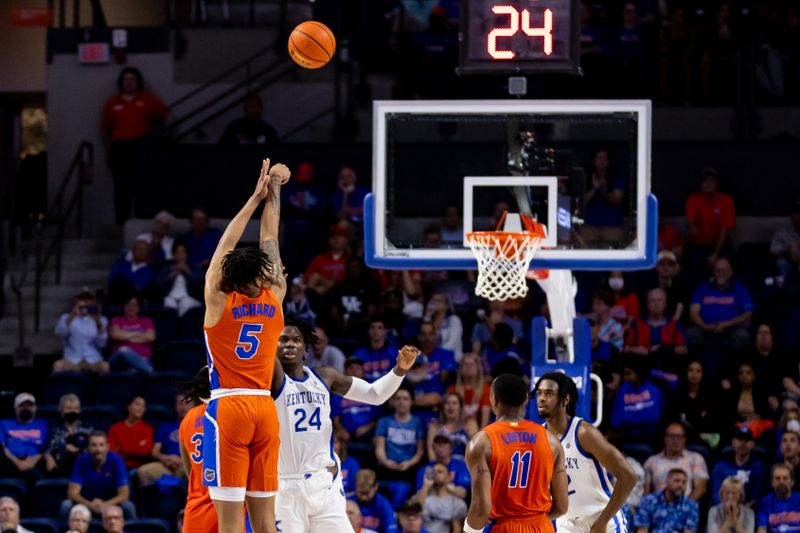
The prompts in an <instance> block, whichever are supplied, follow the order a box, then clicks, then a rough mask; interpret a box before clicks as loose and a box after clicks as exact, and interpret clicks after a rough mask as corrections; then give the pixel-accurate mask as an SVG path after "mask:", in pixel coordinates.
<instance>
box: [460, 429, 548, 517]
mask: <svg viewBox="0 0 800 533" xmlns="http://www.w3.org/2000/svg"><path fill="white" fill-rule="evenodd" d="M491 454H492V443H491V442H490V441H489V436H488V435H487V434H486V433H485V432H484V431H479V432H478V433H476V434H475V436H474V437H472V440H470V441H469V443H468V444H467V454H466V460H467V468H468V469H469V475H470V477H471V478H472V502H471V503H470V505H469V512H467V519H466V520H465V521H464V533H480V532H481V531H483V528H484V527H485V526H486V524H488V523H489V515H490V514H491V512H492V473H491V471H490V470H489V457H491ZM562 465H563V461H562Z"/></svg>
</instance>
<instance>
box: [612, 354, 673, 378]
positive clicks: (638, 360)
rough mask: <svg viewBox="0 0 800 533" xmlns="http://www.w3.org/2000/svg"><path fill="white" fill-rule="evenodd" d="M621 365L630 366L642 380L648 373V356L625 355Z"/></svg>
mask: <svg viewBox="0 0 800 533" xmlns="http://www.w3.org/2000/svg"><path fill="white" fill-rule="evenodd" d="M622 367H623V368H625V367H628V368H630V369H631V370H632V371H633V372H634V373H635V374H636V375H637V376H638V377H639V379H640V380H642V381H644V380H646V379H647V376H648V374H649V373H650V361H649V360H648V358H646V357H642V356H640V355H634V354H629V355H627V356H626V357H624V358H623V360H622ZM687 368H688V367H687Z"/></svg>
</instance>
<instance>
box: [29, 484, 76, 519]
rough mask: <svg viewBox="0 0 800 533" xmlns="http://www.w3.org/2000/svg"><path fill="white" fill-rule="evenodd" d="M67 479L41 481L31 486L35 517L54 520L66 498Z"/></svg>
mask: <svg viewBox="0 0 800 533" xmlns="http://www.w3.org/2000/svg"><path fill="white" fill-rule="evenodd" d="M67 485H69V479H67V478H54V479H42V480H39V481H37V482H36V485H34V486H33V498H31V499H32V500H33V510H34V514H35V515H36V516H46V517H52V518H56V517H58V513H59V511H60V510H61V502H63V501H64V499H65V498H66V497H67Z"/></svg>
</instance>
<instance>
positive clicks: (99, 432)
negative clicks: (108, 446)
mask: <svg viewBox="0 0 800 533" xmlns="http://www.w3.org/2000/svg"><path fill="white" fill-rule="evenodd" d="M92 437H103V438H104V439H106V440H108V435H107V434H106V432H105V431H103V430H102V429H95V430H94V431H92V432H91V433H89V438H88V439H86V441H87V442H88V441H90V440H92Z"/></svg>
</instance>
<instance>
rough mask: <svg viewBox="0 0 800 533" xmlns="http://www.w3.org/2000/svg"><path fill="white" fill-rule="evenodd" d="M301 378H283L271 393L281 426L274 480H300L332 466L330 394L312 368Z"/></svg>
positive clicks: (305, 369)
mask: <svg viewBox="0 0 800 533" xmlns="http://www.w3.org/2000/svg"><path fill="white" fill-rule="evenodd" d="M303 372H304V375H305V377H304V378H303V379H292V378H291V377H289V376H288V375H287V376H284V379H283V383H282V384H281V386H280V388H279V389H278V390H277V391H273V392H274V395H273V399H274V400H275V408H276V409H277V410H278V421H279V423H280V427H281V449H280V453H279V455H278V477H280V478H284V477H290V478H302V477H303V476H305V475H306V474H309V473H312V472H317V471H319V470H323V469H325V468H327V467H329V466H333V465H335V464H336V460H335V459H334V456H333V422H332V421H331V392H330V390H329V389H328V385H327V384H326V383H325V382H324V381H323V380H322V378H321V377H320V376H319V375H318V374H317V373H316V372H314V370H313V369H311V368H309V367H306V366H304V367H303Z"/></svg>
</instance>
